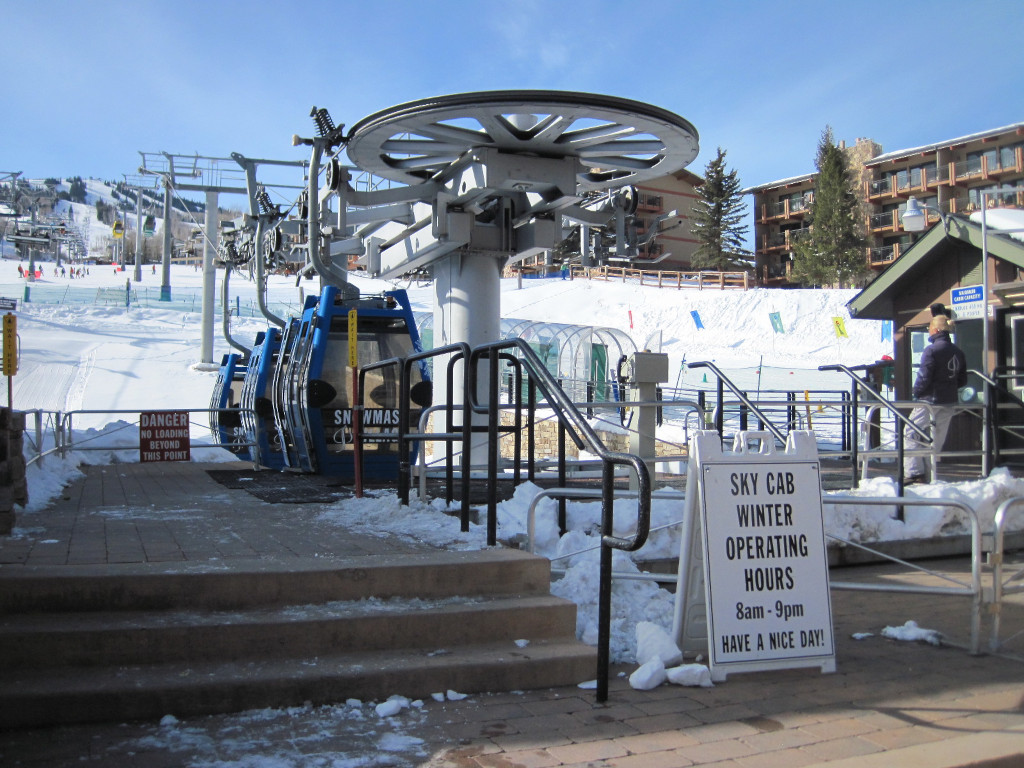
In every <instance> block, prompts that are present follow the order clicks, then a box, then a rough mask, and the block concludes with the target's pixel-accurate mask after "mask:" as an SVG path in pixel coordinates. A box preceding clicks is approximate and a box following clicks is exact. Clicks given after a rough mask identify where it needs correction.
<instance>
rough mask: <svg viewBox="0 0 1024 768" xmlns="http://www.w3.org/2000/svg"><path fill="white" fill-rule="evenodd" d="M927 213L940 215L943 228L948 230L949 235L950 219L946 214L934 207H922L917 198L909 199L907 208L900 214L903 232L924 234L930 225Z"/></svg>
mask: <svg viewBox="0 0 1024 768" xmlns="http://www.w3.org/2000/svg"><path fill="white" fill-rule="evenodd" d="M925 211H935V212H936V213H937V214H939V218H940V219H942V226H943V228H944V229H945V230H946V234H949V219H948V218H947V217H946V214H945V213H943V212H942V211H941V210H939V209H938V208H936V207H934V206H931V205H921V203H919V202H917V198H916V197H910V198H908V199H907V207H906V208H905V209H904V211H903V213H902V214H900V221H902V222H903V231H904V232H923V231H924V228H925V227H926V226H927V225H928V215H927V214H926V213H925Z"/></svg>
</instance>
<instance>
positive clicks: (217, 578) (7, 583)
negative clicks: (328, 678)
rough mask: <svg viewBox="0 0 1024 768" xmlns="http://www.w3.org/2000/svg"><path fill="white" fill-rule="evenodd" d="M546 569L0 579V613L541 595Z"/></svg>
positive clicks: (23, 573)
mask: <svg viewBox="0 0 1024 768" xmlns="http://www.w3.org/2000/svg"><path fill="white" fill-rule="evenodd" d="M549 580H550V564H549V563H548V561H547V560H544V559H543V558H537V557H534V556H532V555H530V554H528V553H526V552H520V551H518V550H514V549H488V550H478V551H467V552H430V553H423V554H398V555H377V556H365V557H352V558H337V559H324V558H321V559H317V560H289V561H266V560H253V561H243V560H238V561H232V562H230V563H226V562H212V563H211V562H204V563H141V564H132V565H123V566H119V565H83V566H74V565H65V566H19V567H17V568H3V569H0V613H4V614H10V613H54V612H60V611H76V612H80V611H119V610H150V609H160V610H173V609H192V610H196V609H204V610H205V609H208V610H231V609H235V608H245V607H248V606H257V605H259V606H267V605H301V604H309V603H319V602H327V601H331V600H361V599H364V598H369V597H377V598H381V599H386V598H393V597H410V598H411V597H419V598H422V599H435V598H444V597H453V596H457V595H466V594H474V595H509V594H524V595H525V594H546V593H547V592H548V586H549Z"/></svg>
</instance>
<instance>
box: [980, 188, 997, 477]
mask: <svg viewBox="0 0 1024 768" xmlns="http://www.w3.org/2000/svg"><path fill="white" fill-rule="evenodd" d="M987 209H988V192H982V193H981V293H982V296H983V299H982V300H983V302H984V304H983V305H982V306H983V308H984V309H983V314H982V318H981V355H982V358H981V371H982V373H984V374H985V377H986V378H991V377H990V376H989V364H988V362H989V349H988V345H989V333H988V311H989V306H988V304H989V298H988V220H987V218H986V217H987ZM982 391H983V392H984V393H985V407H984V408H983V409H982V411H981V475H982V477H988V473H989V472H990V471H991V470H992V467H991V463H992V459H991V457H992V445H991V443H992V440H993V439H994V438H995V435H990V434H989V432H990V430H991V424H992V416H991V410H990V409H992V408H994V407H995V403H994V402H992V400H994V399H995V390H994V389H993V388H992V387H990V386H989V385H988V383H987V382H986V383H985V386H984V387H983V388H982Z"/></svg>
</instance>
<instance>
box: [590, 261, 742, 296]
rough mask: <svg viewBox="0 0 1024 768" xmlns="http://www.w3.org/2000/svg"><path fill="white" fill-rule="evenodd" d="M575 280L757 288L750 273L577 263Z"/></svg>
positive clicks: (659, 286) (679, 286)
mask: <svg viewBox="0 0 1024 768" xmlns="http://www.w3.org/2000/svg"><path fill="white" fill-rule="evenodd" d="M571 277H572V279H573V280H577V279H582V280H606V281H612V280H616V281H619V282H623V283H624V282H626V281H627V280H638V281H639V282H640V285H651V286H656V287H658V288H683V287H686V288H694V287H695V288H701V289H703V288H721V289H725V288H739V289H742V290H744V291H746V290H749V289H750V288H753V287H755V284H754V280H753V278H752V277H751V275H750V274H749V273H748V272H711V271H695V272H675V271H669V270H663V269H635V268H631V267H608V266H604V267H581V266H579V265H577V264H574V265H573V266H572V269H571Z"/></svg>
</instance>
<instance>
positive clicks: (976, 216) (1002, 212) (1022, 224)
mask: <svg viewBox="0 0 1024 768" xmlns="http://www.w3.org/2000/svg"><path fill="white" fill-rule="evenodd" d="M984 214H985V216H984V219H985V221H984V224H985V226H986V227H988V228H990V229H996V230H1002V231H1003V232H1005V233H1006V234H1007V235H1009V236H1010V237H1012V238H1013V239H1015V240H1021V241H1024V211H1022V210H1020V209H1019V208H990V209H989V210H987V211H984ZM971 221H973V222H974V223H976V224H981V223H982V211H976V212H975V213H972V214H971Z"/></svg>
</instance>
